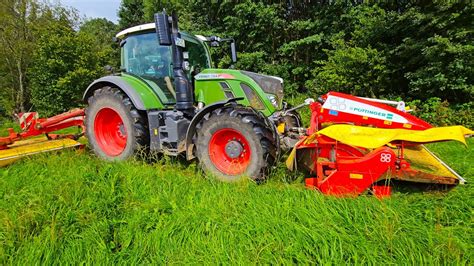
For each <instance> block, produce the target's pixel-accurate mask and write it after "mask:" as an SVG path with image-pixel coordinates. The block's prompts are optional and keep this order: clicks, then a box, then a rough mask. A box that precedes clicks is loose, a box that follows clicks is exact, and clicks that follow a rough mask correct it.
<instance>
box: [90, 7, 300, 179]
mask: <svg viewBox="0 0 474 266" xmlns="http://www.w3.org/2000/svg"><path fill="white" fill-rule="evenodd" d="M117 38H118V39H119V41H120V47H121V67H122V68H121V71H120V73H116V74H113V75H110V76H105V77H102V78H100V79H98V80H95V81H94V82H93V83H92V84H91V85H90V86H89V87H88V88H87V90H86V91H85V93H84V101H85V102H87V104H88V107H87V109H86V119H85V125H86V134H87V137H88V139H89V143H90V146H91V148H92V149H93V151H94V152H95V153H96V154H97V155H98V156H99V157H102V158H105V159H108V160H124V159H127V158H129V157H131V156H133V155H134V154H135V153H136V152H137V151H138V150H140V149H142V148H145V149H147V150H149V151H154V152H159V153H163V154H167V155H170V156H178V155H181V154H182V155H184V156H185V157H186V158H187V160H192V159H194V158H197V160H198V161H199V164H200V165H201V166H202V168H203V169H204V171H206V172H207V173H211V174H214V175H215V176H217V177H218V178H220V179H222V180H226V181H234V180H238V179H239V178H240V177H242V176H247V177H251V178H252V179H254V180H262V179H264V178H265V176H266V173H267V172H268V170H269V169H270V168H271V166H272V164H273V163H274V162H276V161H277V160H278V157H279V154H280V151H281V150H283V149H287V148H289V147H291V146H293V144H294V143H295V142H296V140H297V138H298V135H299V133H298V131H301V128H300V118H299V116H298V115H297V113H295V112H294V109H295V108H292V109H288V110H287V109H286V103H284V102H283V80H282V79H281V78H278V77H272V76H266V75H260V74H256V73H252V72H247V71H240V70H235V69H215V68H212V62H211V57H210V52H209V49H210V48H209V47H213V46H219V44H220V43H223V42H230V47H231V51H232V60H233V62H234V63H235V62H236V60H237V56H236V49H235V44H234V41H233V40H232V39H220V38H218V37H215V36H213V37H203V36H199V35H197V36H193V35H190V34H187V33H185V32H180V31H179V30H178V22H177V17H176V15H174V14H173V15H172V16H168V15H167V14H166V12H163V13H159V14H156V15H155V23H149V24H144V25H140V26H136V27H132V28H129V29H126V30H124V31H122V32H120V33H118V34H117Z"/></svg>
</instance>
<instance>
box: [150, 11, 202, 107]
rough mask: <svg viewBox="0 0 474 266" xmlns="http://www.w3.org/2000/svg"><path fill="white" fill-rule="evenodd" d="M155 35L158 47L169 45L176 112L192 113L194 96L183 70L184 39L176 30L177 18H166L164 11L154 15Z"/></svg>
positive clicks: (175, 16) (173, 15)
mask: <svg viewBox="0 0 474 266" xmlns="http://www.w3.org/2000/svg"><path fill="white" fill-rule="evenodd" d="M155 25H156V33H157V35H158V41H159V43H160V45H168V46H169V45H171V51H172V60H173V75H174V86H175V91H176V107H175V108H176V110H178V111H182V112H183V113H185V114H188V115H190V116H191V115H193V114H194V113H193V112H194V105H193V103H194V95H193V90H192V87H191V82H189V79H188V77H187V75H186V70H185V69H184V68H183V62H184V59H183V50H184V47H185V42H184V39H181V34H180V33H179V29H178V17H177V15H176V13H173V14H172V15H171V16H168V15H167V14H166V12H165V11H163V12H162V13H157V14H155Z"/></svg>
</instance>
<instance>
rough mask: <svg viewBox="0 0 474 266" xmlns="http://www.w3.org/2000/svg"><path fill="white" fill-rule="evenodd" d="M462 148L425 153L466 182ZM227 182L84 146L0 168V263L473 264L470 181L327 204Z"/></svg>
mask: <svg viewBox="0 0 474 266" xmlns="http://www.w3.org/2000/svg"><path fill="white" fill-rule="evenodd" d="M469 143H470V146H469V148H467V149H466V148H464V147H463V146H462V145H460V144H457V143H439V144H434V145H430V148H431V149H432V150H433V151H435V152H436V153H437V154H439V155H440V156H441V157H442V158H443V159H445V160H446V161H447V162H448V163H449V164H450V165H451V166H452V167H453V168H454V169H456V170H457V171H458V172H459V173H460V174H462V175H463V176H464V177H466V178H467V179H470V180H472V178H473V177H474V167H473V165H472V162H473V160H472V158H473V153H474V148H473V145H474V141H472V139H471V140H469ZM288 179H289V178H287V174H286V172H285V171H284V170H283V169H278V171H275V173H274V174H273V175H272V176H271V179H270V181H269V182H267V183H266V184H263V185H255V184H254V183H252V182H242V183H238V184H226V183H220V182H217V181H214V180H213V179H212V178H206V177H205V176H203V175H202V174H200V173H199V171H197V169H196V165H195V164H190V165H188V164H184V163H182V162H176V161H171V160H169V159H168V160H167V159H162V160H160V161H158V162H155V163H146V162H143V161H127V162H121V163H108V162H104V161H101V160H99V159H96V158H95V157H94V156H91V155H90V154H89V152H88V151H84V152H83V153H76V152H74V151H64V152H60V153H55V154H48V155H43V156H35V157H31V158H28V159H25V160H23V161H21V162H18V163H16V164H14V165H12V166H10V167H7V168H2V169H0V195H1V198H0V263H1V264H10V263H11V264H19V265H30V264H37V263H38V262H41V263H45V264H53V263H54V264H78V263H88V264H90V263H93V262H96V263H98V262H100V263H101V264H105V263H107V264H112V263H113V264H116V263H117V264H132V263H166V264H191V263H192V264H255V263H272V264H289V263H305V264H308V263H311V264H313V263H318V264H319V263H321V264H322V263H324V264H328V263H331V264H343V263H350V264H368V263H370V264H379V263H380V264H465V265H472V263H473V259H474V256H473V244H474V239H473V237H474V230H473V202H474V193H473V192H474V189H473V187H472V185H470V184H468V185H464V186H458V187H456V188H454V189H452V190H450V191H431V192H424V191H418V190H408V191H407V190H403V191H404V192H400V191H398V192H395V193H394V195H393V196H392V197H391V198H390V199H385V200H378V199H376V198H374V197H370V196H361V197H359V198H332V197H327V196H322V195H321V194H319V193H318V192H316V191H310V190H306V189H305V188H304V186H303V184H302V181H301V179H297V180H296V181H292V182H289V181H287V180H288Z"/></svg>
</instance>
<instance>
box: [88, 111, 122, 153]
mask: <svg viewBox="0 0 474 266" xmlns="http://www.w3.org/2000/svg"><path fill="white" fill-rule="evenodd" d="M94 133H95V139H96V141H97V144H99V146H100V148H101V149H102V151H103V152H104V153H105V154H106V155H108V156H117V155H120V154H121V153H122V152H123V150H125V146H127V131H126V129H125V126H124V124H123V121H122V117H120V115H119V114H118V113H117V111H115V110H114V109H111V108H102V109H100V110H99V112H98V113H97V115H96V116H95V120H94Z"/></svg>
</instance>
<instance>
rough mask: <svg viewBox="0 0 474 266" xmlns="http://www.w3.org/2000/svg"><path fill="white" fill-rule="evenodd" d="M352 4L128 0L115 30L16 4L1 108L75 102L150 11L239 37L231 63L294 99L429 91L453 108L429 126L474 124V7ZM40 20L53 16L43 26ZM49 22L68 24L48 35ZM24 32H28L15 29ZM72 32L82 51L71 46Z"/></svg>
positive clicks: (217, 53)
mask: <svg viewBox="0 0 474 266" xmlns="http://www.w3.org/2000/svg"><path fill="white" fill-rule="evenodd" d="M355 2H358V1H329V2H327V1H317V2H314V1H249V0H241V1H223V0H218V1H203V0H192V1H189V0H172V1H162V0H123V1H122V5H121V8H120V10H119V12H118V15H119V18H120V20H119V23H118V24H119V25H118V26H117V27H116V26H115V25H111V24H110V23H108V22H106V21H103V20H102V21H100V20H99V21H96V22H95V23H92V24H94V25H93V26H86V25H87V24H88V23H82V25H79V26H77V25H74V23H73V22H75V21H77V20H76V19H75V18H74V17H75V12H74V11H73V10H65V9H64V8H60V7H58V6H50V5H45V4H38V1H37V0H16V1H10V2H9V3H8V4H2V5H1V9H0V12H1V13H2V14H3V13H5V14H6V16H0V17H1V19H0V30H1V31H2V35H1V36H2V38H0V42H2V43H0V44H1V45H0V49H1V50H0V55H1V56H2V57H5V59H6V60H2V61H1V62H0V82H1V84H2V86H0V94H1V95H2V106H3V109H5V111H3V112H4V113H9V114H11V113H12V112H13V111H15V110H17V111H18V110H25V109H28V108H29V107H30V106H31V104H33V108H34V109H37V110H40V111H43V112H47V113H50V112H56V111H60V110H64V109H67V108H69V107H71V106H74V105H77V104H78V102H77V100H78V99H79V98H80V95H79V94H80V92H81V91H82V90H84V89H85V86H86V85H87V83H88V82H90V81H91V80H92V79H93V78H94V77H97V76H99V75H100V74H101V70H100V67H101V66H102V65H105V64H106V63H108V64H115V65H116V63H114V62H117V57H118V53H117V52H116V51H117V49H115V50H113V49H112V47H113V44H112V43H111V42H109V41H108V40H107V39H106V38H105V37H107V38H109V37H110V36H111V34H110V33H113V32H116V31H117V30H118V29H123V28H127V27H130V26H133V25H137V24H141V23H145V22H151V21H153V14H154V13H155V12H159V11H161V10H162V9H163V8H166V9H167V10H168V12H170V11H176V12H178V14H179V18H180V26H181V28H182V29H184V30H187V31H190V32H192V33H200V34H204V35H219V36H232V37H234V38H235V39H236V40H237V48H238V50H239V52H240V53H239V62H238V64H237V65H236V67H237V68H239V69H246V70H251V71H256V72H263V73H267V74H272V75H278V76H281V77H282V78H284V79H285V82H286V85H285V89H286V93H287V95H288V96H290V97H294V96H299V95H301V94H302V93H303V94H304V95H306V96H312V97H314V96H316V95H318V94H321V93H324V92H327V91H329V90H337V91H343V92H348V93H354V94H357V95H361V96H370V97H380V98H390V99H394V98H398V97H400V98H401V99H405V100H408V101H412V102H413V103H417V105H418V106H417V110H428V109H430V108H425V107H423V106H421V101H424V100H426V99H428V98H433V99H432V100H431V101H429V102H431V103H433V104H434V102H436V101H439V102H440V103H443V104H442V106H449V107H446V108H448V109H449V110H450V111H449V112H447V113H450V115H449V116H450V117H449V119H444V120H443V121H444V122H439V121H438V120H437V118H436V117H435V118H433V119H431V120H429V121H430V122H434V123H436V124H445V123H448V124H449V123H452V122H459V121H463V123H465V125H467V126H470V127H472V126H473V125H474V122H473V120H474V118H473V117H474V116H473V115H472V108H471V107H472V101H473V96H474V85H473V84H474V82H473V79H474V45H473V43H474V38H473V35H474V25H473V21H474V5H472V4H470V3H465V2H462V1H459V2H458V1H452V2H444V1H441V2H440V1H437V2H435V3H430V2H426V1H388V2H385V3H384V2H381V3H357V4H355ZM46 14H49V16H46ZM16 17H19V18H22V19H14V18H16ZM41 19H42V20H45V21H47V22H49V23H37V21H38V20H41ZM51 21H54V23H59V24H61V27H57V29H56V30H55V31H53V34H51V35H49V34H45V31H46V32H48V30H47V29H48V25H51V23H52V22H51ZM89 24H91V23H90V22H89ZM17 28H19V29H21V30H22V31H24V33H25V34H20V35H18V36H17V35H13V34H11V33H12V31H13V30H14V29H17ZM60 28H62V30H63V31H64V32H63V33H58V31H61V30H60ZM85 28H87V29H88V30H84V29H85ZM91 28H93V29H92V30H91ZM78 29H79V30H78ZM22 36H26V37H22ZM62 36H64V39H63V38H62ZM50 39H51V40H50ZM66 39H68V41H66ZM69 39H71V40H70V41H71V42H76V43H77V44H78V46H79V47H74V48H72V47H69V46H68V45H69V44H68V43H69ZM12 43H13V45H11V44H12ZM9 44H10V45H9ZM11 47H13V48H11ZM10 50H12V51H10ZM112 51H115V53H114V52H112ZM49 53H52V54H55V55H56V57H55V56H52V57H51V58H49V56H50V54H49ZM61 53H65V56H64V57H63V56H62V54H61ZM213 53H214V55H213V57H214V59H215V60H214V61H215V63H216V66H217V67H228V66H229V65H230V58H229V54H228V51H227V49H226V47H221V48H219V49H214V50H213ZM52 54H51V55H52ZM61 58H69V59H67V60H66V61H67V62H66V61H65V62H60V61H61ZM113 58H115V61H114V60H113ZM53 61H54V62H53ZM18 66H20V67H18ZM17 69H21V71H17ZM26 70H28V71H26ZM46 72H47V73H46ZM66 88H70V89H68V91H67V92H64V91H63V90H65V89H66ZM33 91H35V92H33ZM56 94H58V95H59V96H58V97H57V98H56ZM30 95H31V98H30ZM435 98H436V99H438V100H436V99H435ZM30 99H31V100H30ZM48 99H57V100H56V101H51V100H48ZM444 102H446V103H444ZM435 105H436V104H435ZM435 105H433V106H435ZM431 109H433V108H431ZM0 111H1V110H0ZM425 115H426V116H434V115H436V113H430V114H425ZM459 115H461V116H462V117H458V116H459Z"/></svg>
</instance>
